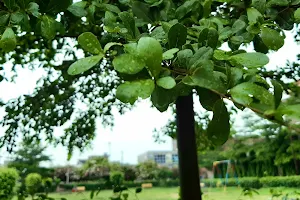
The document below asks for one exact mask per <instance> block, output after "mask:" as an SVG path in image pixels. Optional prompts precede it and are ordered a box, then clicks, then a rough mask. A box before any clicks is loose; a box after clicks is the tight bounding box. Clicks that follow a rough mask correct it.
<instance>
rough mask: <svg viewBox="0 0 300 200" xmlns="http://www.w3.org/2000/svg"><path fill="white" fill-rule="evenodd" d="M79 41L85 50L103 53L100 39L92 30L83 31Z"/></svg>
mask: <svg viewBox="0 0 300 200" xmlns="http://www.w3.org/2000/svg"><path fill="white" fill-rule="evenodd" d="M78 43H79V44H80V46H81V47H82V48H83V49H84V50H85V51H88V52H90V53H92V54H100V53H103V50H102V48H101V45H100V42H99V40H98V39H97V37H96V36H95V35H94V34H93V33H91V32H85V33H82V34H81V35H80V36H79V37H78Z"/></svg>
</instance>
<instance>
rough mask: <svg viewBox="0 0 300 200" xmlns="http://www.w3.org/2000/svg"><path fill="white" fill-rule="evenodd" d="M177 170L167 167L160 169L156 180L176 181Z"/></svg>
mask: <svg viewBox="0 0 300 200" xmlns="http://www.w3.org/2000/svg"><path fill="white" fill-rule="evenodd" d="M175 170H176V169H174V170H171V169H169V168H167V167H159V168H158V169H157V174H156V177H155V178H156V179H158V180H160V179H161V180H167V179H176V178H178V177H176V174H174V172H175Z"/></svg>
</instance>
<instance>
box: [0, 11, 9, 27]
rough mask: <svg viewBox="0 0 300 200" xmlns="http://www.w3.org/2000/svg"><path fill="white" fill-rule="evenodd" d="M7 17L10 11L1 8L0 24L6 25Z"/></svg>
mask: <svg viewBox="0 0 300 200" xmlns="http://www.w3.org/2000/svg"><path fill="white" fill-rule="evenodd" d="M9 17H10V13H8V12H6V11H2V10H1V11H0V25H6V23H7V22H8V19H9Z"/></svg>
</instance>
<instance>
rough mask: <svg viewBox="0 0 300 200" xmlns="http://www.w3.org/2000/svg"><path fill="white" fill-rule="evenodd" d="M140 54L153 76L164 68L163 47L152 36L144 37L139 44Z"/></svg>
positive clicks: (138, 50)
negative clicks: (162, 65) (162, 63)
mask: <svg viewBox="0 0 300 200" xmlns="http://www.w3.org/2000/svg"><path fill="white" fill-rule="evenodd" d="M137 52H138V55H139V56H140V57H141V58H143V59H144V61H145V64H146V66H147V69H148V70H149V72H150V73H151V75H152V76H153V77H157V76H158V75H159V73H160V71H161V69H162V67H161V62H162V54H163V52H162V47H161V46H160V43H159V42H158V41H157V40H156V39H154V38H151V37H142V38H141V39H140V40H139V42H138V45H137Z"/></svg>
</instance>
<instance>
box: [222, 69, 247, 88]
mask: <svg viewBox="0 0 300 200" xmlns="http://www.w3.org/2000/svg"><path fill="white" fill-rule="evenodd" d="M226 69H227V80H228V82H227V85H228V88H232V87H234V86H236V85H237V84H239V83H240V81H241V80H242V78H243V75H244V73H243V70H242V69H239V68H236V67H227V68H226ZM229 70H230V71H229Z"/></svg>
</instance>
